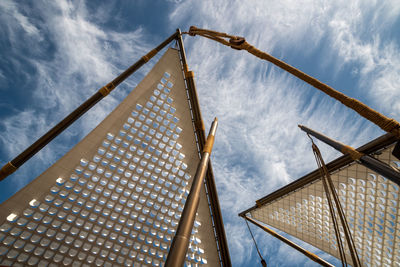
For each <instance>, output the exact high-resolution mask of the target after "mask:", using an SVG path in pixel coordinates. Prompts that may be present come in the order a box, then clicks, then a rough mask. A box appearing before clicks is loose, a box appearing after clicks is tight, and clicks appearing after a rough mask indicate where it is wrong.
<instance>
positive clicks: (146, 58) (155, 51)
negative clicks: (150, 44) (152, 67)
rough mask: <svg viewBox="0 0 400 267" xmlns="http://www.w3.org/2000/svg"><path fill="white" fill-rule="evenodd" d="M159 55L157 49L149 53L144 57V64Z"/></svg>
mask: <svg viewBox="0 0 400 267" xmlns="http://www.w3.org/2000/svg"><path fill="white" fill-rule="evenodd" d="M157 53H158V51H157V49H153V50H151V51H150V52H149V53H147V54H146V55H145V56H143V57H142V59H143V60H144V62H148V61H149V60H150V59H151V58H152V57H154V55H155V54H157Z"/></svg>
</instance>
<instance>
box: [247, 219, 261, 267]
mask: <svg viewBox="0 0 400 267" xmlns="http://www.w3.org/2000/svg"><path fill="white" fill-rule="evenodd" d="M244 220H245V222H246V225H247V228H248V229H249V232H250V235H251V238H252V239H253V242H254V245H255V246H256V249H257V253H258V256H260V259H261V264H262V265H263V266H265V267H266V266H267V263H266V262H265V260H264V259H263V257H262V256H261V253H260V250H259V249H258V246H257V242H256V240H255V239H254V236H253V233H252V232H251V229H250V226H249V223H248V222H247V220H246V218H244Z"/></svg>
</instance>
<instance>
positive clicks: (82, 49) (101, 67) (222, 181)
mask: <svg viewBox="0 0 400 267" xmlns="http://www.w3.org/2000/svg"><path fill="white" fill-rule="evenodd" d="M399 14H400V4H399V2H398V1H397V0H387V1H379V2H378V1H372V0H358V1H356V0H354V1H345V0H337V1H328V0H326V1H325V0H301V1H289V0H284V1H281V0H280V1H275V0H268V1H257V0H255V1H249V2H246V3H244V2H243V1H211V0H205V1H195V0H193V1H190V0H187V1H185V0H182V1H178V0H177V1H172V0H170V1H167V0H165V1H161V0H159V1H144V0H136V1H83V0H82V1H66V0H56V1H18V2H16V1H9V0H2V1H0V25H1V27H0V36H1V37H0V53H1V56H0V62H1V64H0V93H1V98H0V163H1V164H4V163H6V162H7V161H9V160H10V159H12V158H13V157H15V156H16V155H17V154H18V153H20V152H21V151H22V150H23V149H24V148H26V147H27V146H28V145H30V144H31V143H32V142H33V141H34V140H36V138H38V137H39V136H41V135H42V134H43V133H45V132H46V131H47V130H48V129H49V128H50V127H52V126H53V125H55V124H56V123H57V122H58V121H60V120H61V119H62V118H63V117H64V116H65V115H66V114H68V113H69V112H70V111H72V110H73V109H74V108H75V107H77V106H78V105H79V104H80V103H82V102H83V101H84V99H86V98H88V97H89V96H91V95H92V94H93V93H94V92H96V90H97V89H98V88H100V87H101V86H103V85H104V84H106V83H107V82H109V81H110V80H111V79H112V78H113V77H114V76H116V75H118V74H119V73H120V72H121V71H122V70H123V69H124V68H126V67H128V66H129V65H131V64H132V63H133V62H135V61H136V60H137V59H139V58H140V57H141V56H143V55H144V54H145V53H146V52H147V51H149V50H150V49H152V48H153V47H154V46H156V45H157V44H158V43H160V42H161V41H162V40H164V39H165V38H166V37H167V36H169V35H171V34H172V33H173V32H174V31H175V29H176V28H178V27H179V28H181V29H182V30H188V28H189V26H191V25H196V26H197V27H201V28H209V29H213V30H217V31H223V32H227V33H230V34H234V35H239V36H244V37H246V40H247V41H248V42H249V43H251V44H253V45H255V46H256V47H258V48H259V49H261V50H264V51H267V52H269V53H270V54H272V55H274V56H276V57H278V58H280V59H283V60H285V61H286V62H288V63H289V64H291V65H293V66H295V67H298V68H300V69H301V70H303V71H305V72H307V73H308V74H310V75H312V76H315V77H317V78H318V79H320V80H322V81H323V82H326V83H328V84H329V85H331V86H333V87H334V88H336V89H338V90H340V91H342V92H344V93H345V94H347V95H349V96H351V97H355V98H357V99H359V100H362V101H363V102H365V103H366V104H368V105H369V106H371V107H373V108H375V109H377V110H378V111H380V112H382V113H384V114H385V115H387V116H390V117H393V118H395V119H396V120H400V116H399V115H400V101H398V99H399V97H400V90H399V89H398V85H399V84H400V53H399V52H400V51H399V50H400V32H399V31H398V28H399V27H400V16H399ZM184 41H185V46H186V50H187V56H188V63H189V67H190V69H191V70H193V71H194V73H195V78H196V83H197V89H198V94H199V98H200V104H201V107H202V113H203V117H204V119H205V123H206V127H208V126H209V125H210V123H211V121H212V119H213V118H214V117H215V116H217V117H218V118H219V120H220V126H219V129H218V132H217V137H216V143H215V148H214V152H213V155H212V161H213V166H214V173H215V179H216V184H217V188H218V192H219V197H220V202H221V208H222V212H223V217H224V221H225V229H226V232H227V237H228V242H229V247H230V252H231V256H232V262H233V264H234V266H256V265H258V264H259V259H258V256H257V254H256V251H255V249H254V246H253V244H252V243H251V239H250V235H249V233H248V232H247V229H246V226H245V224H244V222H243V221H242V220H241V219H239V217H238V216H237V214H238V213H239V212H240V211H242V210H244V209H246V208H249V207H250V206H253V205H254V201H255V200H257V199H259V198H261V197H262V196H264V195H267V194H269V193H271V192H272V191H274V190H276V189H278V188H280V187H282V186H283V185H285V184H287V183H289V182H291V181H293V180H294V179H296V178H298V177H301V176H302V175H304V174H306V173H308V172H310V171H311V170H313V169H315V166H316V164H315V162H314V160H313V155H312V152H311V148H310V144H309V140H308V138H307V137H306V136H305V135H304V134H303V133H302V132H301V131H300V130H299V129H298V128H297V124H304V125H306V126H308V127H311V128H313V129H315V130H317V131H320V132H323V133H325V134H327V135H329V136H331V137H333V138H335V139H337V140H340V141H342V142H344V143H346V144H349V145H352V146H356V147H357V146H359V145H361V144H363V143H366V142H367V141H368V140H371V139H373V138H375V137H377V136H379V135H381V134H383V132H382V131H381V130H380V129H379V128H377V127H376V126H374V125H372V123H370V122H367V121H366V120H364V119H362V118H360V117H359V116H357V115H356V114H355V113H354V112H352V111H350V110H348V109H346V108H344V107H343V106H341V105H339V104H337V103H336V102H335V101H333V100H332V99H330V98H329V97H326V96H324V95H323V94H322V93H320V92H317V91H316V90H315V89H313V88H311V87H309V86H308V85H305V84H304V83H302V82H300V81H299V80H297V79H296V78H293V77H290V76H289V75H288V74H286V73H284V72H283V71H281V70H279V69H277V68H276V67H273V66H272V65H270V64H268V63H266V62H263V61H261V60H259V59H257V58H254V57H253V56H251V55H249V54H247V53H246V52H244V51H236V50H233V49H230V48H226V47H223V46H221V45H220V44H217V43H214V42H212V41H210V40H206V39H202V38H201V37H189V36H185V38H184ZM157 57H159V56H157ZM154 62H155V61H152V62H150V63H149V64H147V65H146V66H145V67H143V68H142V69H141V70H140V71H139V72H138V73H137V74H135V75H134V76H133V77H131V78H130V79H128V80H127V81H126V82H125V83H124V84H122V85H121V86H120V87H118V90H115V92H113V93H112V94H111V95H109V96H108V97H107V98H106V99H105V100H103V101H102V102H101V103H99V104H98V105H97V106H96V107H95V108H94V109H93V110H91V111H90V112H89V113H88V114H86V115H85V116H84V117H82V118H81V119H80V120H79V121H77V122H76V123H75V124H74V125H73V126H71V127H70V128H69V129H68V130H67V131H66V132H64V133H63V134H62V135H61V136H59V137H58V138H56V139H55V140H54V141H53V142H52V143H51V144H50V145H49V146H47V147H46V148H45V149H43V150H42V151H41V152H40V153H39V154H37V155H36V156H35V157H34V158H32V159H31V160H30V161H28V162H27V163H26V164H25V165H24V166H23V167H21V168H20V169H19V170H18V171H17V172H16V173H15V174H13V175H12V176H11V177H9V178H8V179H6V180H5V181H3V182H1V184H0V200H1V201H4V200H5V199H7V198H8V197H9V196H11V195H12V194H13V193H15V192H16V191H17V190H19V189H20V188H21V187H23V186H24V185H26V184H27V183H29V181H31V180H32V179H34V178H35V177H36V176H37V175H39V174H40V173H41V172H43V171H44V170H45V169H46V168H47V167H49V166H50V165H51V164H52V163H54V162H55V161H56V160H57V159H58V158H60V157H61V156H62V155H63V154H64V153H65V152H66V151H68V150H69V149H70V148H71V147H72V146H73V145H74V144H76V143H77V142H78V141H79V140H80V139H81V138H83V137H84V136H85V135H86V134H87V133H88V132H89V131H90V130H91V129H93V128H94V127H95V126H96V124H98V123H99V122H100V121H101V120H102V119H103V118H104V117H105V116H106V115H107V114H108V113H109V112H110V111H111V110H112V109H113V108H114V107H115V106H116V105H117V104H118V103H119V101H121V100H122V99H123V97H124V96H126V95H127V93H128V92H129V91H130V90H132V88H133V87H134V86H135V85H136V84H137V83H138V82H139V81H140V80H141V79H142V78H143V77H144V75H145V73H146V72H147V71H149V70H150V68H151V66H152V64H154ZM320 147H321V150H322V153H323V155H324V157H325V159H326V160H330V159H333V158H335V157H336V156H338V155H339V154H338V153H336V152H335V151H332V150H331V149H330V148H328V147H325V146H323V145H321V146H320ZM252 229H254V233H255V237H256V239H257V241H258V243H259V246H260V248H261V251H262V253H263V255H264V257H265V259H266V260H267V263H268V265H269V266H313V263H312V262H311V261H309V260H308V259H307V258H305V257H304V256H302V255H301V254H299V253H297V252H296V251H294V250H293V249H292V248H289V247H287V246H286V245H284V244H281V243H280V242H278V241H277V240H275V239H274V238H272V237H270V236H268V235H267V234H265V233H263V232H261V231H259V230H258V229H255V228H254V227H252ZM304 246H306V247H307V248H308V249H310V250H312V251H313V252H315V253H317V254H318V255H321V256H322V257H324V258H325V259H327V260H328V261H331V262H333V263H335V264H339V263H338V261H335V260H333V259H332V258H331V257H329V256H327V255H326V254H323V253H320V252H319V251H318V250H316V249H314V248H312V247H311V246H308V245H304Z"/></svg>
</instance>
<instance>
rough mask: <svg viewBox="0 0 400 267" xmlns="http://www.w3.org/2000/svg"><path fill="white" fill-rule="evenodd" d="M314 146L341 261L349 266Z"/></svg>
mask: <svg viewBox="0 0 400 267" xmlns="http://www.w3.org/2000/svg"><path fill="white" fill-rule="evenodd" d="M309 137H310V136H309ZM310 138H311V137H310ZM311 140H312V139H311ZM312 145H313V152H314V156H315V160H316V162H317V165H318V169H319V172H320V175H321V180H322V184H323V186H324V190H325V194H326V197H327V200H328V205H329V212H330V214H331V217H332V222H333V228H334V230H335V236H336V241H337V243H338V247H339V254H340V259H341V261H342V266H343V267H344V266H347V260H346V254H345V251H344V247H343V241H342V239H341V238H340V234H339V233H340V231H339V224H338V221H337V218H336V214H335V210H334V208H333V203H332V199H331V195H330V193H329V188H328V185H327V183H326V180H325V175H324V173H323V171H322V166H321V163H320V161H319V160H318V157H317V154H316V152H315V150H314V145H315V144H314V142H313V144H312Z"/></svg>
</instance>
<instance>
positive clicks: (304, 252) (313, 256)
mask: <svg viewBox="0 0 400 267" xmlns="http://www.w3.org/2000/svg"><path fill="white" fill-rule="evenodd" d="M239 216H241V217H243V218H244V219H245V220H247V221H249V222H251V223H252V224H254V225H256V226H258V227H260V228H261V229H262V230H264V231H265V232H267V233H269V234H270V235H272V236H274V237H276V238H278V239H279V240H281V241H282V242H284V243H286V244H288V245H289V246H291V247H292V248H294V249H296V250H297V251H299V252H301V253H303V254H304V255H305V256H307V257H308V258H310V259H311V260H313V261H315V262H316V263H319V264H321V265H322V266H325V267H333V265H332V264H330V263H329V262H326V261H325V260H323V259H321V258H320V257H318V256H317V255H315V254H314V253H311V252H310V251H308V250H306V249H304V248H302V247H300V246H299V245H297V244H296V243H293V242H292V241H290V240H289V239H287V238H285V237H283V236H281V235H280V234H278V233H277V232H275V231H273V230H271V229H269V228H268V227H266V226H264V225H261V224H260V223H258V222H257V221H255V220H254V219H252V218H250V217H247V216H246V215H245V214H239Z"/></svg>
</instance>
